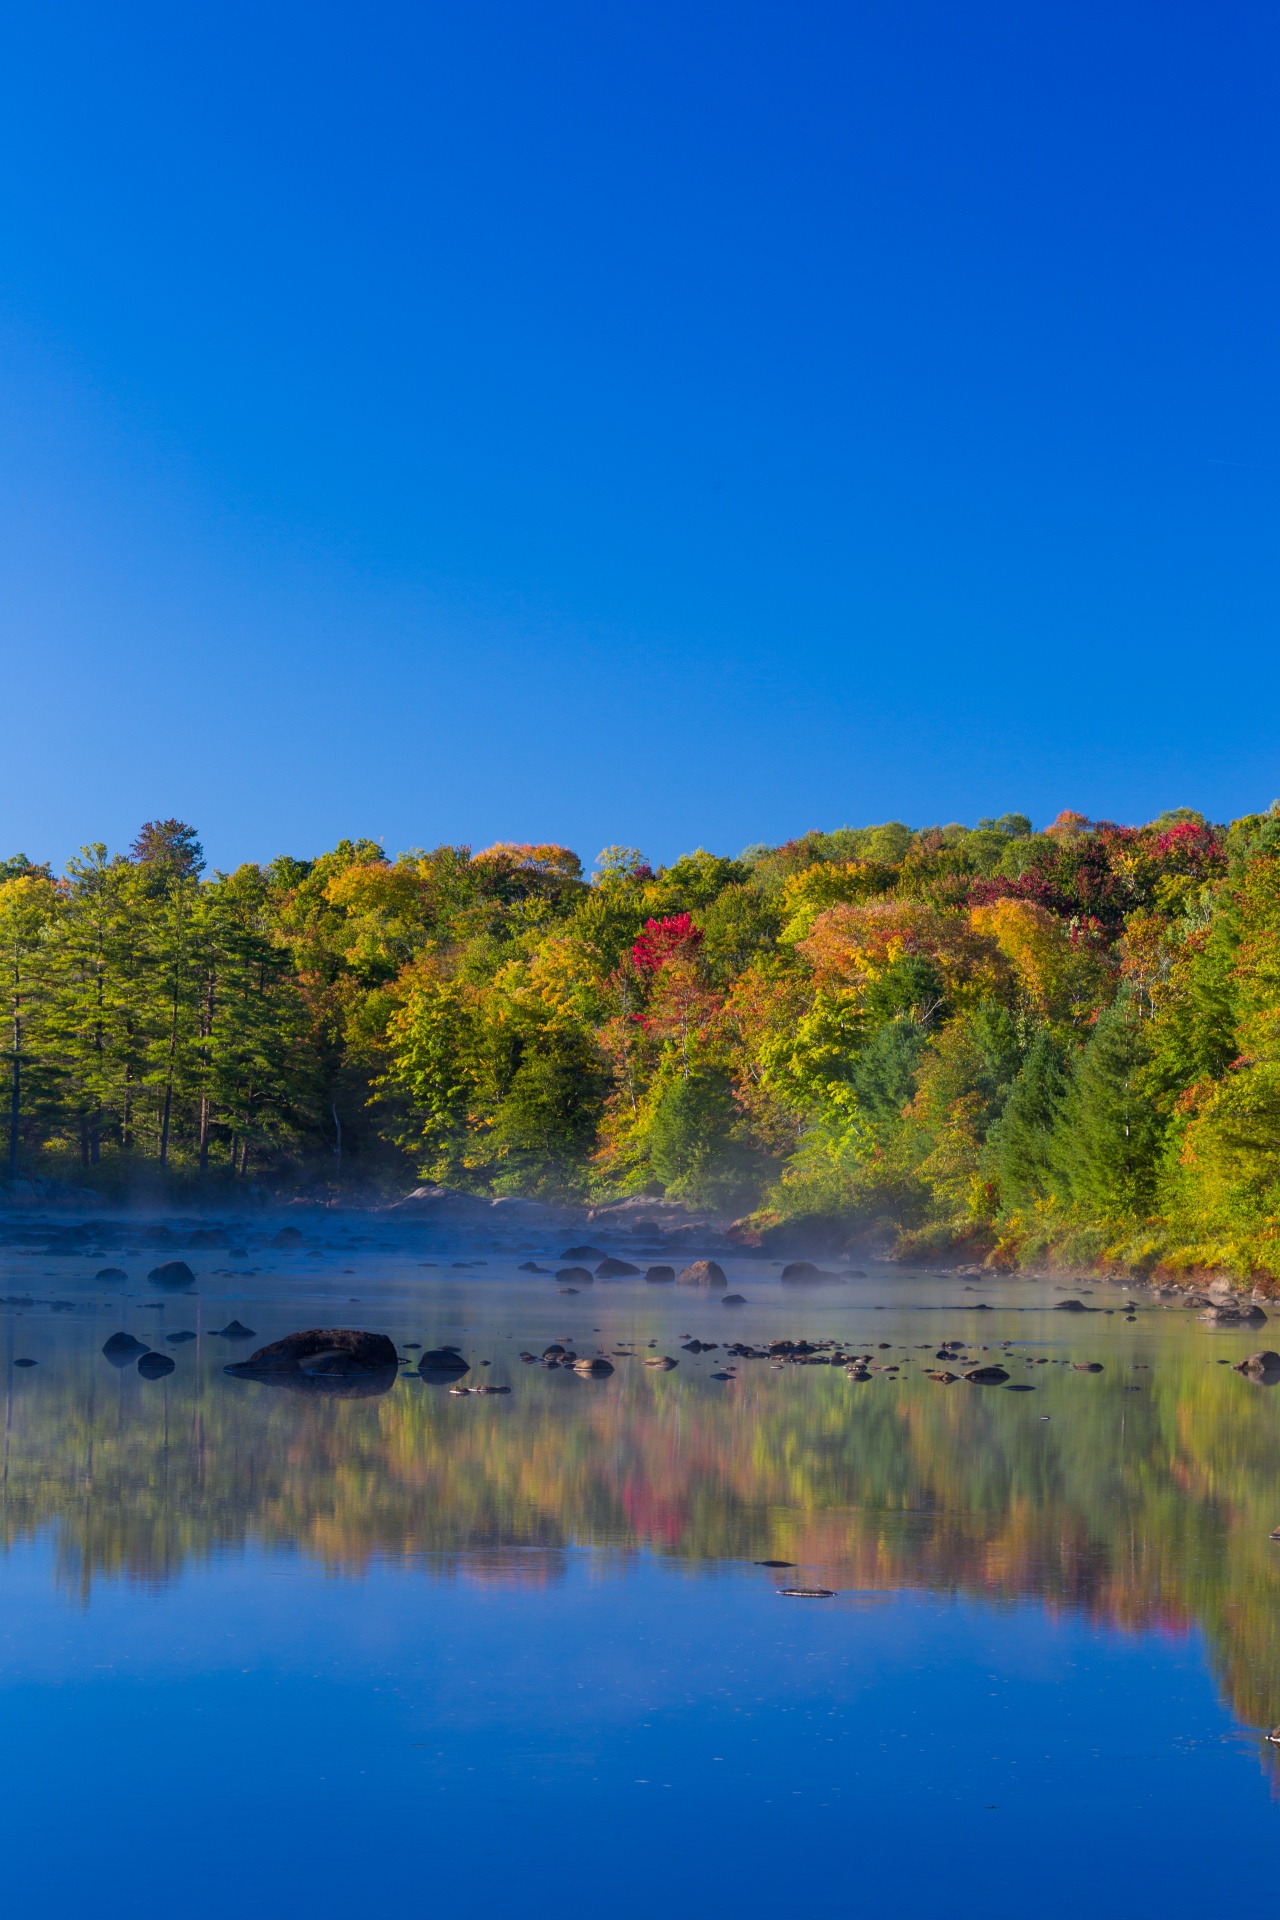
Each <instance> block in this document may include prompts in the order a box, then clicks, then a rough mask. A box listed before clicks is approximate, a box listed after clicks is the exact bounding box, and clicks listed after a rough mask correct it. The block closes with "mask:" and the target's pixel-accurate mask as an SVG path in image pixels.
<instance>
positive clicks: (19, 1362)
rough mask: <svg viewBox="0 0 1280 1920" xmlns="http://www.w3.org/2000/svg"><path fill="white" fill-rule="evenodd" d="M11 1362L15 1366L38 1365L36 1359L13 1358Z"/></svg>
mask: <svg viewBox="0 0 1280 1920" xmlns="http://www.w3.org/2000/svg"><path fill="white" fill-rule="evenodd" d="M13 1364H14V1366H15V1367H38V1366H39V1365H40V1362H39V1361H38V1360H15V1361H14V1363H13Z"/></svg>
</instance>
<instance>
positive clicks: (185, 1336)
mask: <svg viewBox="0 0 1280 1920" xmlns="http://www.w3.org/2000/svg"><path fill="white" fill-rule="evenodd" d="M195 1338H196V1336H195V1334H194V1333H191V1332H189V1331H188V1330H187V1329H186V1328H184V1329H183V1331H182V1332H181V1333H166V1335H165V1343H166V1345H168V1346H171V1347H182V1346H185V1345H186V1343H187V1341H188V1340H194V1339H195Z"/></svg>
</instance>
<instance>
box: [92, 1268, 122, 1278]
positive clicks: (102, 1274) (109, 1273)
mask: <svg viewBox="0 0 1280 1920" xmlns="http://www.w3.org/2000/svg"><path fill="white" fill-rule="evenodd" d="M93 1277H94V1279H95V1280H127V1279H128V1278H129V1276H128V1274H127V1273H126V1272H125V1270H124V1268H123V1267H99V1268H98V1271H97V1272H96V1273H95V1274H94V1276H93Z"/></svg>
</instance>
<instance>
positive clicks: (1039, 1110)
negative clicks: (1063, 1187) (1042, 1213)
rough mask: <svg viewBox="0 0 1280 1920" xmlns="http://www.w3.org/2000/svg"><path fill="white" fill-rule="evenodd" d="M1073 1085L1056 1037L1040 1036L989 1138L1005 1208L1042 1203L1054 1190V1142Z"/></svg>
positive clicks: (1035, 1041) (1028, 1055)
mask: <svg viewBox="0 0 1280 1920" xmlns="http://www.w3.org/2000/svg"><path fill="white" fill-rule="evenodd" d="M1069 1086H1070V1073H1069V1070H1068V1067H1067V1063H1066V1060H1065V1058H1064V1055H1063V1051H1062V1048H1061V1046H1060V1044H1059V1043H1058V1041H1057V1040H1056V1039H1055V1037H1054V1035H1053V1034H1052V1033H1042V1034H1040V1035H1039V1036H1038V1037H1037V1038H1036V1039H1035V1040H1034V1041H1033V1042H1032V1044H1031V1047H1030V1049H1029V1050H1028V1053H1027V1057H1026V1059H1025V1061H1024V1062H1023V1066H1022V1071H1021V1072H1020V1073H1019V1075H1018V1077H1017V1079H1016V1080H1015V1081H1014V1083H1013V1086H1012V1087H1011V1088H1010V1091H1009V1097H1008V1099H1007V1100H1006V1102H1005V1106H1004V1111H1003V1113H1002V1114H1001V1115H1000V1118H999V1119H998V1120H997V1121H996V1123H995V1125H994V1126H993V1128H992V1129H991V1133H990V1136H989V1146H990V1151H991V1159H992V1163H993V1165H994V1168H995V1172H996V1178H997V1181H998V1183H999V1189H1000V1198H1001V1200H1002V1202H1003V1204H1004V1205H1005V1206H1020V1205H1023V1204H1025V1203H1026V1202H1028V1201H1035V1200H1043V1199H1045V1198H1047V1197H1048V1195H1049V1194H1050V1193H1051V1192H1052V1191H1053V1190H1054V1183H1055V1171H1056V1167H1055V1160H1054V1138H1055V1132H1056V1129H1057V1126H1058V1122H1059V1120H1060V1118H1061V1114H1062V1104H1063V1101H1064V1100H1065V1098H1066V1095H1067V1089H1068V1087H1069ZM1059 1184H1060V1183H1059Z"/></svg>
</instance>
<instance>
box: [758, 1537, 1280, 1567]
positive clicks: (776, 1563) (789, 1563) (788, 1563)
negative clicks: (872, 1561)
mask: <svg viewBox="0 0 1280 1920" xmlns="http://www.w3.org/2000/svg"><path fill="white" fill-rule="evenodd" d="M1273 1537H1274V1536H1273ZM754 1564H755V1565H756V1566H757V1567H794V1566H795V1564H796V1563H795V1561H794V1560H757V1561H756V1562H755V1563H754Z"/></svg>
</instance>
